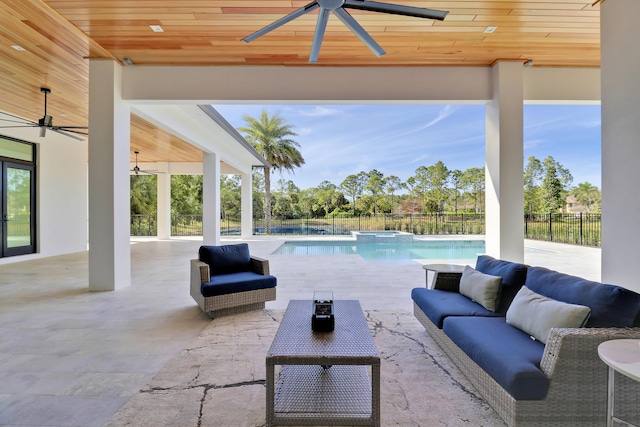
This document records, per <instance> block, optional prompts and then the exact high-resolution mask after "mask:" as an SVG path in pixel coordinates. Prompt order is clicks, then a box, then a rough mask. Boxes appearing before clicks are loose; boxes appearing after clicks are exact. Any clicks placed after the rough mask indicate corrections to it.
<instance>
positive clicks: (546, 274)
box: [527, 267, 640, 328]
mask: <svg viewBox="0 0 640 427" xmlns="http://www.w3.org/2000/svg"><path fill="white" fill-rule="evenodd" d="M527 287H528V288H529V289H531V290H532V291H533V292H535V293H538V294H540V295H544V296H546V297H549V298H552V299H555V300H558V301H562V302H566V303H569V304H578V305H584V306H587V307H589V308H590V309H591V315H590V316H589V319H588V320H587V323H586V325H585V326H586V327H593V328H611V327H616V328H622V327H632V326H633V325H634V321H635V318H636V316H637V315H638V309H640V295H639V294H637V293H635V292H633V291H630V290H628V289H625V288H622V287H620V286H614V285H607V284H602V283H598V282H592V281H590V280H586V279H583V278H581V277H576V276H570V275H568V274H563V273H559V272H557V271H553V270H549V269H547V268H544V267H530V268H529V269H528V271H527Z"/></svg>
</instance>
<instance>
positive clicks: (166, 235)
mask: <svg viewBox="0 0 640 427" xmlns="http://www.w3.org/2000/svg"><path fill="white" fill-rule="evenodd" d="M157 167H158V170H159V171H161V172H164V173H158V174H157V175H156V177H157V178H156V179H157V180H158V181H157V185H158V190H157V191H158V200H157V208H156V209H157V212H158V239H160V240H168V239H170V238H171V175H170V174H169V164H168V163H166V162H164V163H157Z"/></svg>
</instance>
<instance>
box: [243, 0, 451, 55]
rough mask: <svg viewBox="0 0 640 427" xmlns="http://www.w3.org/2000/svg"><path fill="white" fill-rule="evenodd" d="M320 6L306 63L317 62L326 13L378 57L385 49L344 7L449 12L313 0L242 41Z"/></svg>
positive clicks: (361, 0)
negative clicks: (334, 17) (338, 21)
mask: <svg viewBox="0 0 640 427" xmlns="http://www.w3.org/2000/svg"><path fill="white" fill-rule="evenodd" d="M318 8H319V9H320V12H319V14H318V21H317V23H316V31H315V34H314V36H313V44H312V45H311V54H310V55H309V63H315V62H318V55H319V53H320V46H321V45H322V39H323V37H324V32H325V29H326V28H327V21H328V20H329V14H330V13H331V12H333V14H334V15H336V16H337V17H338V19H340V21H342V23H343V24H344V25H345V26H346V27H347V28H349V29H350V30H351V32H353V33H354V34H355V35H356V36H358V38H359V39H360V40H361V41H362V42H363V43H364V44H365V45H367V47H368V48H369V49H371V51H372V52H373V53H374V54H375V55H376V56H378V57H380V56H382V55H384V54H385V51H384V50H383V49H382V48H381V47H380V45H378V43H376V41H375V40H373V38H372V37H371V36H370V35H369V34H368V33H367V32H366V31H365V30H364V28H362V26H361V25H360V24H358V22H357V21H356V20H355V19H353V17H352V16H351V15H350V14H349V12H347V11H346V9H358V10H368V11H370V12H382V13H390V14H394V15H405V16H413V17H416V18H427V19H437V20H439V21H442V20H444V18H445V17H446V16H447V14H448V13H449V12H445V11H441V10H433V9H425V8H422V7H413V6H402V5H399V4H390V3H380V2H376V1H369V0H316V1H312V2H311V3H309V4H307V5H306V6H303V7H301V8H300V9H298V10H295V11H293V12H291V13H290V14H288V15H286V16H284V17H282V18H280V19H278V20H277V21H274V22H273V23H271V24H269V25H267V26H266V27H264V28H262V29H260V30H258V31H256V32H255V33H253V34H251V35H249V36H247V37H245V38H243V39H242V41H244V42H246V43H249V42H251V41H253V40H255V39H257V38H258V37H261V36H263V35H265V34H267V33H268V32H270V31H273V30H275V29H276V28H279V27H281V26H282V25H284V24H286V23H287V22H290V21H293V20H294V19H296V18H299V17H300V16H302V15H306V14H307V13H309V12H312V11H314V10H316V9H318Z"/></svg>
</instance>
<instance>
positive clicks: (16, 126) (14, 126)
mask: <svg viewBox="0 0 640 427" xmlns="http://www.w3.org/2000/svg"><path fill="white" fill-rule="evenodd" d="M37 127H39V126H38V125H29V124H26V123H25V124H23V125H11V126H0V129H19V128H37Z"/></svg>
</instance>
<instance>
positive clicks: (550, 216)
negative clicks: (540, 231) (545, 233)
mask: <svg viewBox="0 0 640 427" xmlns="http://www.w3.org/2000/svg"><path fill="white" fill-rule="evenodd" d="M549 241H550V242H553V214H552V213H551V212H549Z"/></svg>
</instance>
